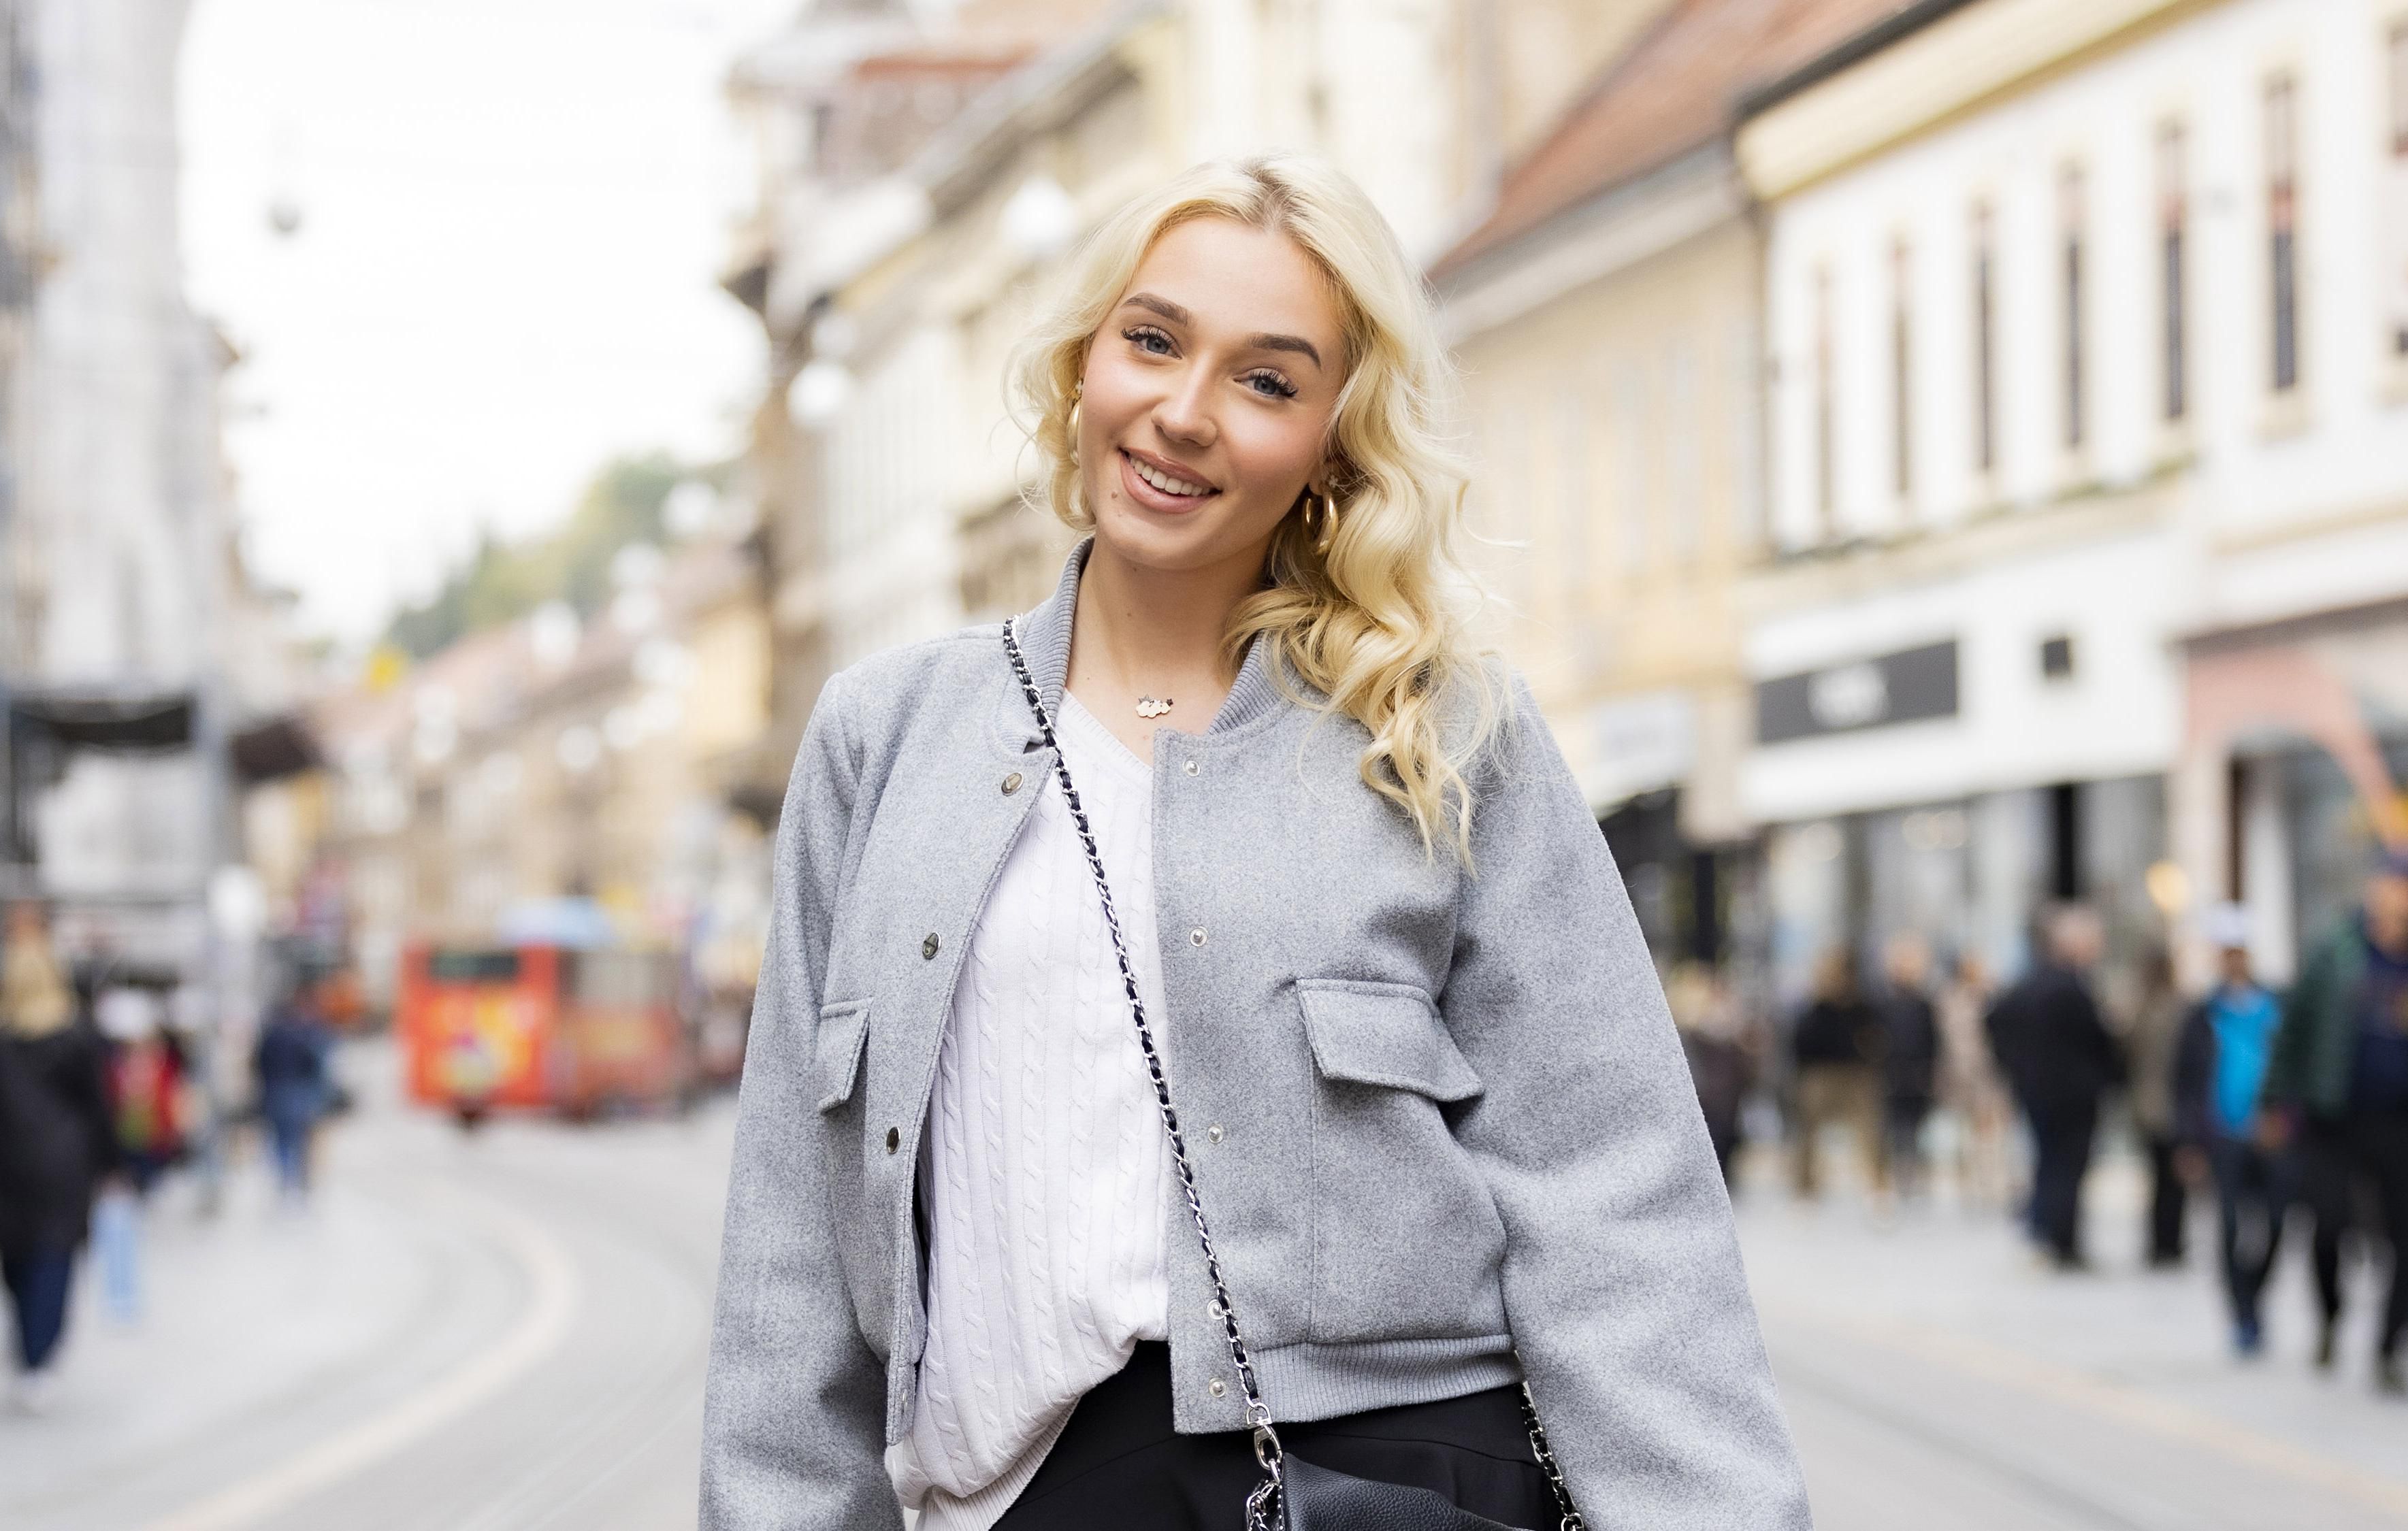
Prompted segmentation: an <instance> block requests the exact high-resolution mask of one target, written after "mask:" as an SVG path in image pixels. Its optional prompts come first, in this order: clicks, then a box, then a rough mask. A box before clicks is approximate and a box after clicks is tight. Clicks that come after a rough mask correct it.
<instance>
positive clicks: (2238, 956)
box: [2216, 946, 2249, 987]
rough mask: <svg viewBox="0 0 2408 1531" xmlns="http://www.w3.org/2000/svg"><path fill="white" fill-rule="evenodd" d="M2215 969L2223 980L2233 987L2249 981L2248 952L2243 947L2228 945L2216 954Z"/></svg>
mask: <svg viewBox="0 0 2408 1531" xmlns="http://www.w3.org/2000/svg"><path fill="white" fill-rule="evenodd" d="M2216 970H2217V971H2218V972H2220V973H2221V974H2223V975H2224V981H2225V982H2227V983H2229V984H2232V985H2234V986H2235V987H2238V986H2240V985H2241V984H2244V983H2246V982H2248V981H2249V952H2248V950H2247V949H2246V948H2244V947H2238V946H2228V947H2226V948H2225V949H2224V950H2223V951H2222V952H2218V953H2217V954H2216Z"/></svg>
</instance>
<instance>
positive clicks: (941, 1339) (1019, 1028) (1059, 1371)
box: [887, 693, 1170, 1531]
mask: <svg viewBox="0 0 2408 1531" xmlns="http://www.w3.org/2000/svg"><path fill="white" fill-rule="evenodd" d="M1060 710H1061V717H1060V720H1059V721H1060V725H1061V726H1060V727H1059V729H1058V730H1057V733H1058V734H1059V737H1060V739H1061V745H1062V751H1063V756H1064V758H1065V759H1066V760H1067V761H1068V763H1069V766H1070V775H1071V779H1072V780H1075V781H1076V782H1077V783H1078V784H1079V798H1080V801H1081V802H1082V804H1083V805H1084V806H1085V808H1086V810H1087V818H1088V821H1089V823H1092V824H1093V825H1094V826H1095V832H1096V839H1097V845H1098V847H1099V848H1100V849H1101V851H1102V852H1103V858H1104V872H1105V875H1106V876H1107V877H1109V878H1110V879H1111V886H1112V900H1113V903H1114V905H1115V907H1116V908H1117V909H1118V911H1119V914H1120V919H1121V928H1122V932H1123V934H1124V936H1125V938H1126V940H1127V943H1128V950H1129V960H1130V964H1131V966H1133V967H1134V968H1135V970H1136V973H1137V980H1138V988H1139V992H1140V994H1143V996H1144V998H1145V1002H1146V1009H1147V1011H1148V1013H1149V1014H1160V1013H1161V1008H1162V960H1161V953H1160V952H1159V951H1158V950H1157V948H1156V945H1155V939H1154V833H1153V815H1154V782H1153V771H1152V768H1151V767H1149V766H1148V765H1146V764H1145V763H1144V762H1143V761H1140V760H1139V759H1138V758H1137V756H1136V755H1134V754H1132V753H1131V752H1130V751H1129V750H1128V748H1127V747H1126V746H1125V745H1124V744H1122V743H1121V741H1120V740H1119V739H1117V738H1115V737H1112V735H1111V731H1110V730H1108V729H1107V728H1105V727H1104V725H1103V724H1102V723H1099V722H1097V720H1096V718H1095V717H1094V715H1093V714H1091V713H1089V712H1088V711H1087V710H1086V708H1083V707H1082V706H1080V705H1079V703H1078V701H1077V700H1076V699H1075V698H1074V697H1072V696H1070V695H1069V694H1068V693H1065V694H1064V695H1063V698H1062V706H1061V709H1060ZM1039 782H1041V787H1040V789H1039V790H1041V791H1042V793H1043V794H1044V795H1043V796H1042V797H1041V798H1040V799H1039V801H1038V803H1037V805H1036V807H1035V808H1033V809H1032V810H1031V815H1030V819H1029V823H1028V825H1027V827H1026V828H1025V831H1024V832H1023V833H1022V835H1021V837H1020V841H1019V843H1018V844H1017V845H1015V846H1014V847H1013V848H1012V851H1011V855H1010V856H1009V857H1008V858H1006V860H1005V862H1004V865H1003V871H1002V874H1001V876H1000V879H999V880H998V881H997V882H996V889H995V895H994V897H993V898H992V899H991V900H990V901H989V902H988V904H987V908H986V913H985V915H984V917H983V918H982V920H981V921H980V923H979V924H978V927H977V928H976V929H975V930H974V931H973V932H972V933H971V936H970V943H969V951H968V959H967V965H966V966H965V968H964V970H963V974H962V980H961V983H960V986H959V987H958V988H957V989H956V990H955V993H954V997H953V1020H952V1024H951V1026H950V1028H949V1029H948V1031H947V1032H946V1035H945V1040H944V1045H943V1049H942V1051H941V1052H939V1058H938V1064H937V1081H936V1091H935V1095H934V1097H933V1099H932V1100H931V1102H930V1106H929V1113H928V1123H929V1125H928V1138H927V1142H926V1144H925V1152H924V1153H923V1155H922V1159H921V1165H922V1169H921V1176H922V1179H921V1183H920V1195H921V1206H922V1209H923V1211H924V1212H925V1215H926V1217H927V1219H928V1225H929V1229H930V1236H929V1240H928V1244H929V1249H928V1341H927V1349H926V1351H925V1353H924V1354H923V1355H922V1357H921V1362H920V1396H919V1403H918V1407H917V1409H915V1410H914V1411H913V1416H912V1425H911V1430H910V1434H909V1435H907V1436H906V1437H905V1438H903V1439H901V1440H899V1441H897V1442H896V1444H895V1446H894V1447H893V1448H892V1449H891V1450H889V1452H887V1472H888V1474H889V1476H890V1477H892V1478H893V1480H894V1481H895V1489H896V1495H898V1496H899V1497H900V1498H901V1499H902V1501H903V1503H904V1504H905V1505H907V1506H915V1507H917V1508H918V1509H919V1510H920V1527H921V1531H987V1528H988V1527H989V1526H992V1525H993V1524H995V1523H996V1520H998V1519H1000V1518H1001V1516H1002V1515H1003V1512H1004V1511H1005V1510H1008V1509H1010V1508H1011V1503H1012V1501H1013V1499H1014V1498H1016V1497H1017V1496H1018V1495H1019V1494H1020V1491H1021V1490H1022V1489H1023V1488H1025V1486H1026V1485H1027V1482H1028V1480H1029V1479H1030V1478H1032V1477H1033V1476H1035V1474H1036V1472H1037V1469H1038V1467H1039V1465H1040V1464H1041V1463H1042V1462H1043V1461H1044V1458H1045V1453H1046V1452H1047V1451H1049V1450H1050V1449H1051V1448H1052V1447H1053V1444H1054V1440H1055V1438H1057V1437H1059V1436H1060V1434H1061V1433H1062V1427H1063V1426H1064V1425H1065V1424H1067V1423H1068V1420H1069V1416H1070V1410H1071V1409H1072V1408H1073V1407H1074V1406H1076V1404H1077V1403H1078V1401H1079V1398H1080V1396H1081V1395H1082V1394H1084V1393H1085V1392H1086V1391H1087V1390H1088V1389H1089V1388H1092V1387H1094V1386H1095V1385H1096V1384H1097V1382H1100V1381H1103V1380H1104V1379H1106V1378H1108V1377H1110V1376H1111V1375H1112V1374H1113V1373H1115V1372H1117V1371H1119V1370H1120V1369H1121V1367H1122V1366H1123V1365H1125V1363H1126V1362H1127V1360H1128V1357H1129V1354H1130V1352H1131V1351H1132V1350H1133V1349H1134V1347H1135V1346H1136V1343H1137V1341H1139V1340H1140V1339H1164V1338H1168V1333H1169V1330H1168V1303H1169V1287H1168V1280H1167V1278H1166V1276H1165V1273H1164V1266H1163V1235H1164V1228H1165V1218H1166V1209H1167V1207H1168V1197H1169V1195H1170V1185H1169V1180H1168V1176H1169V1172H1170V1171H1169V1159H1168V1153H1167V1152H1166V1151H1165V1149H1164V1147H1163V1141H1162V1124H1161V1119H1160V1117H1159V1115H1158V1114H1157V1111H1156V1108H1155V1105H1154V1092H1153V1088H1152V1086H1151V1085H1150V1084H1149V1083H1148V1081H1147V1079H1146V1073H1145V1064H1144V1060H1143V1057H1142V1055H1141V1054H1140V1052H1139V1050H1138V1045H1137V1037H1136V1034H1135V1031H1134V1028H1133V1027H1132V1025H1131V1023H1130V1021H1129V1015H1128V1001H1127V998H1126V996H1125V994H1124V993H1123V991H1122V988H1121V979H1120V969H1119V967H1118V966H1117V965H1116V963H1115V962H1114V960H1113V956H1112V944H1111V935H1110V933H1109V932H1108V931H1107V930H1106V929H1105V927H1104V919H1103V911H1102V909H1101V907H1100V905H1099V904H1098V903H1097V897H1096V889H1095V881H1094V878H1093V875H1092V874H1091V873H1090V872H1089V871H1088V868H1087V859H1086V855H1085V852H1084V851H1082V849H1081V847H1080V844H1079V837H1078V831H1077V830H1076V828H1074V827H1073V825H1072V823H1071V821H1070V813H1069V809H1068V808H1067V807H1066V806H1065V805H1064V803H1063V801H1062V796H1061V788H1060V785H1059V783H1058V782H1056V781H1055V780H1054V779H1053V777H1052V775H1051V774H1050V773H1049V774H1048V775H1046V776H1044V777H1042V778H1039Z"/></svg>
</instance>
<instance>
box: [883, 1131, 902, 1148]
mask: <svg viewBox="0 0 2408 1531" xmlns="http://www.w3.org/2000/svg"><path fill="white" fill-rule="evenodd" d="M902 1146H903V1129H902V1128H900V1127H889V1128H887V1129H886V1152H889V1153H892V1152H895V1151H896V1149H899V1148H901V1147H902Z"/></svg>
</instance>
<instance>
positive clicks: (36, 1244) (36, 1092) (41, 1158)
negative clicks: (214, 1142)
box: [0, 903, 117, 1412]
mask: <svg viewBox="0 0 2408 1531" xmlns="http://www.w3.org/2000/svg"><path fill="white" fill-rule="evenodd" d="M104 1072H105V1066H104V1062H103V1049H102V1045H101V1040H100V1037H99V1034H98V1033H96V1032H95V1031H93V1028H92V1025H91V1023H90V1022H89V1021H88V1020H87V1019H85V1018H84V1017H82V1016H81V1015H79V1013H78V1011H77V1008H76V1003H75V995H74V992H73V991H72V990H71V989H70V988H69V987H68V985H67V982H66V980H65V977H64V976H63V975H62V974H61V972H60V970H59V964H58V959H57V957H56V955H55V954H54V953H53V952H51V950H50V925H49V921H48V918H47V917H46V915H45V914H44V911H43V910H42V909H41V907H40V906H39V905H36V904H31V903H20V904H15V905H12V906H10V908H9V910H8V915H7V942H6V945H5V947H0V1276H5V1278H6V1281H7V1288H8V1297H9V1301H10V1303H11V1305H12V1307H13V1308H14V1309H15V1315H16V1341H17V1344H16V1350H17V1366H18V1370H17V1374H16V1376H15V1378H14V1379H13V1380H12V1382H11V1386H10V1392H9V1400H10V1402H11V1404H12V1405H13V1406H14V1407H16V1408H17V1409H21V1410H24V1411H27V1412H40V1411H41V1410H43V1409H46V1408H48V1406H49V1402H50V1390H51V1385H52V1384H51V1379H52V1378H53V1376H54V1375H55V1373H54V1372H53V1370H52V1364H53V1362H54V1360H55V1359H56V1356H57V1353H58V1346H59V1341H60V1338H61V1337H62V1336H64V1335H65V1331H66V1319H67V1296H68V1293H69V1291H70V1290H71V1288H72V1286H73V1284H74V1279H75V1261H76V1254H77V1252H79V1250H81V1249H82V1247H83V1244H84V1241H85V1239H86V1238H88V1237H90V1234H91V1228H92V1207H93V1197H94V1196H95V1195H97V1193H98V1191H99V1189H100V1186H101V1184H102V1183H103V1181H104V1180H106V1179H107V1178H108V1176H109V1174H110V1173H111V1172H112V1171H113V1170H114V1169H115V1168H116V1166H117V1139H116V1134H115V1132H114V1131H113V1130H112V1124H111V1123H110V1121H109V1114H108V1085H107V1082H106V1080H105V1078H104Z"/></svg>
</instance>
